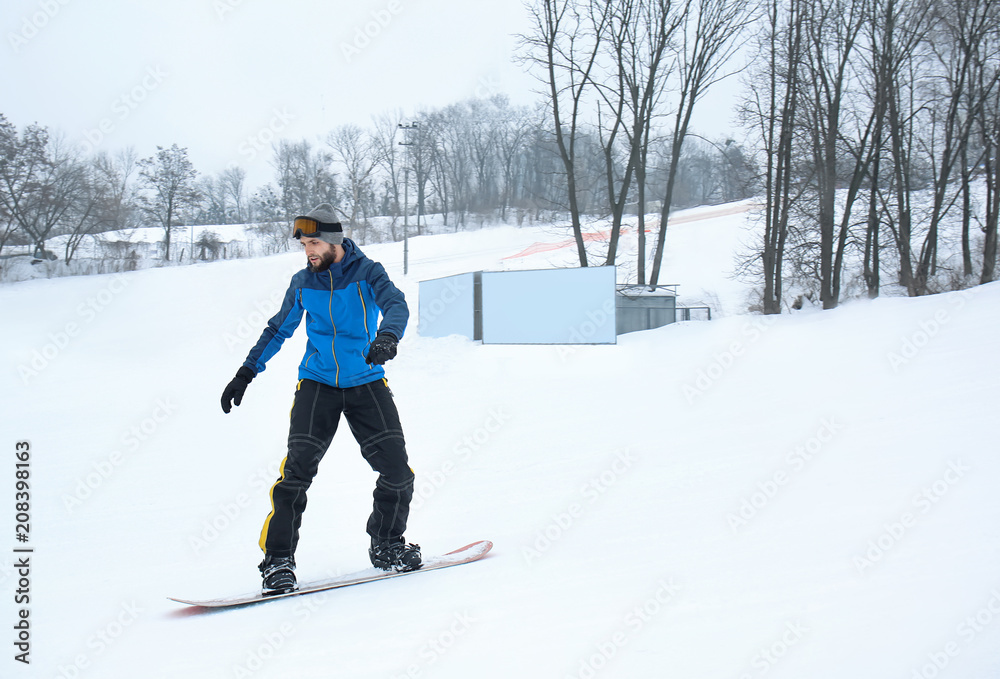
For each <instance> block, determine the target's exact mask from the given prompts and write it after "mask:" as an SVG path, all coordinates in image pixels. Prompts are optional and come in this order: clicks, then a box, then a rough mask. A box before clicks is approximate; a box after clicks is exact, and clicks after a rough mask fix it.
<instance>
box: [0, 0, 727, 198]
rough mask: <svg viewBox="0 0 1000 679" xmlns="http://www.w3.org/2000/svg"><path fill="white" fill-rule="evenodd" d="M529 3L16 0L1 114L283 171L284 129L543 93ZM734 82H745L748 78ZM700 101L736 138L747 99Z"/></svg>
mask: <svg viewBox="0 0 1000 679" xmlns="http://www.w3.org/2000/svg"><path fill="white" fill-rule="evenodd" d="M528 23H529V16H528V12H527V10H525V8H524V5H523V4H522V0H488V1H482V0H481V1H480V2H473V1H472V0H352V1H351V2H345V1H342V0H341V1H333V2H317V1H315V0H287V1H286V2H276V1H275V0H171V1H170V2H154V1H153V0H141V1H139V0H89V1H88V0H3V9H0V29H2V33H0V36H2V40H3V43H2V44H0V112H2V113H3V114H5V115H6V116H7V118H8V119H9V120H10V121H11V122H12V123H14V124H15V125H17V126H19V127H20V126H23V125H25V124H28V123H32V122H38V123H40V124H42V125H46V126H48V127H49V128H50V129H51V130H53V131H57V132H62V133H64V134H65V135H66V137H67V139H68V141H71V142H74V143H81V144H83V145H84V148H85V149H87V150H94V149H99V150H107V151H112V152H113V151H116V150H118V149H120V148H122V147H125V146H128V145H132V146H135V148H136V151H137V152H138V153H139V155H140V157H144V156H148V155H150V154H152V153H153V152H154V151H155V150H156V146H157V145H160V146H169V145H170V144H173V143H177V144H178V145H180V146H186V147H187V148H188V151H189V155H190V157H191V160H192V162H193V163H194V165H195V167H196V168H197V169H198V170H199V171H200V172H202V173H205V174H215V173H217V172H219V171H220V170H222V169H223V168H225V167H226V165H227V164H230V163H232V162H236V163H238V164H239V165H241V166H242V167H244V168H245V169H247V171H248V173H249V179H250V184H251V186H252V187H256V186H257V185H259V184H262V183H264V182H266V181H269V180H270V179H271V175H272V170H271V168H270V166H269V165H268V160H269V159H270V157H271V152H270V146H269V142H270V141H271V140H272V137H274V136H280V137H285V138H288V139H293V140H299V139H310V140H312V141H316V142H318V141H319V140H321V139H322V138H324V137H325V136H326V134H327V133H328V132H329V131H330V130H332V129H333V128H335V127H336V126H338V125H341V124H343V123H356V124H358V125H361V126H362V127H368V126H370V123H371V119H372V117H373V116H376V115H380V114H383V113H388V112H390V111H394V110H401V111H403V113H404V114H405V115H407V116H411V115H412V114H413V113H415V112H416V111H418V110H419V109H421V108H425V107H439V106H446V105H448V104H451V103H457V102H460V101H462V100H465V99H468V98H470V97H474V96H485V95H490V94H494V93H505V94H507V95H508V96H510V98H511V100H512V102H513V103H515V104H525V103H530V102H532V101H535V100H536V99H537V95H535V94H534V93H533V90H534V89H536V88H537V86H538V83H537V82H536V81H535V80H534V79H533V78H532V77H531V76H529V75H528V74H526V73H524V71H523V70H522V67H521V66H520V65H518V64H516V63H513V62H512V60H511V57H512V55H513V54H514V52H515V48H516V44H517V39H516V37H515V34H517V33H523V32H525V31H527V30H528ZM731 82H732V87H735V85H736V80H735V78H734V79H732V81H731ZM719 101H720V100H718V99H715V100H713V99H709V100H706V101H705V102H704V103H703V104H702V105H701V107H700V110H699V111H696V123H698V125H697V127H698V128H699V131H700V132H701V133H702V134H704V135H705V136H709V137H713V138H714V137H717V136H719V135H723V134H726V133H727V132H726V130H727V128H729V127H731V118H732V115H731V102H730V101H729V100H728V99H726V98H723V99H722V100H721V101H722V103H721V105H720V103H719Z"/></svg>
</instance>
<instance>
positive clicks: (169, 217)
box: [139, 144, 201, 261]
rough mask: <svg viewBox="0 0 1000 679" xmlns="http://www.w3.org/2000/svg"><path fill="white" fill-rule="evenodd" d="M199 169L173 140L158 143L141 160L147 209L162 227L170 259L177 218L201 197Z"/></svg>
mask: <svg viewBox="0 0 1000 679" xmlns="http://www.w3.org/2000/svg"><path fill="white" fill-rule="evenodd" d="M197 176H198V171H197V170H195V169H194V166H193V165H192V164H191V161H190V160H188V154H187V149H186V148H181V147H179V146H177V144H173V145H171V146H170V148H166V149H165V148H163V147H162V146H157V147H156V153H155V154H154V155H152V156H150V157H149V158H143V159H142V160H140V161H139V177H140V179H141V180H142V182H143V184H144V185H145V187H146V189H147V190H148V194H147V195H145V196H143V199H142V206H143V209H144V210H145V212H146V213H147V214H148V215H149V216H150V217H151V218H152V219H154V220H155V221H156V222H158V223H159V224H160V226H161V227H163V245H164V249H163V259H164V260H167V261H169V260H170V235H171V232H172V231H173V230H174V228H175V227H176V226H177V225H176V224H175V223H174V221H175V218H176V217H177V216H178V215H179V214H180V213H181V211H182V210H184V209H185V208H190V207H194V206H195V205H197V203H198V200H199V199H200V195H201V194H200V193H199V191H198V189H197V186H196V184H195V179H196V178H197Z"/></svg>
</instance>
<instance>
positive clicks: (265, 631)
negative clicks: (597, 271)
mask: <svg viewBox="0 0 1000 679" xmlns="http://www.w3.org/2000/svg"><path fill="white" fill-rule="evenodd" d="M703 217H704V218H703V219H700V220H692V221H685V222H678V223H676V224H675V225H674V226H673V227H672V229H671V231H669V232H668V246H670V247H671V250H670V251H669V252H671V258H668V261H667V262H666V265H665V269H664V275H663V276H662V277H661V278H662V279H663V280H664V282H669V283H678V284H680V286H681V288H680V292H681V295H682V301H685V299H684V297H685V295H688V296H689V297H690V298H691V299H690V300H687V301H691V300H694V299H697V298H703V299H706V300H717V301H718V305H719V306H718V307H717V308H716V311H717V312H722V313H719V314H716V313H713V318H717V320H713V321H711V322H691V323H682V324H675V325H672V326H668V327H665V328H660V329H657V330H651V331H646V332H640V333H632V334H628V335H623V336H621V337H619V338H618V344H617V345H611V346H574V347H565V346H562V347H560V346H556V347H553V346H502V345H489V346H483V345H481V344H478V343H475V342H472V341H469V340H466V339H463V338H459V337H449V338H443V339H430V338H423V337H420V336H419V334H418V333H417V327H416V326H417V319H416V313H415V310H416V301H417V289H418V281H420V280H423V279H429V278H437V277H442V276H447V275H451V274H455V273H461V272H464V271H474V270H480V269H487V270H490V269H493V270H498V269H507V268H512V267H514V268H540V267H543V266H547V265H553V264H566V263H571V261H572V257H573V256H574V253H573V251H572V248H569V249H568V250H566V251H565V252H562V251H547V252H542V253H539V254H536V255H531V256H528V257H523V258H515V259H505V258H507V257H509V256H510V255H513V254H516V253H519V252H522V251H524V250H525V249H526V248H528V247H529V246H531V245H532V244H533V243H536V242H540V241H551V242H560V241H563V240H565V233H555V232H554V231H553V230H551V229H548V230H546V229H540V228H515V227H498V228H489V229H484V230H482V231H477V232H465V233H457V234H453V235H436V236H427V237H421V238H414V239H412V240H411V241H410V253H409V256H410V272H409V274H408V275H407V276H405V277H404V276H403V274H402V245H401V244H392V245H378V246H369V247H366V248H365V251H366V253H367V254H369V255H370V256H371V257H372V258H374V259H377V260H379V261H381V262H383V263H384V264H385V266H386V268H387V270H388V271H389V273H390V276H391V277H393V279H394V280H395V281H396V282H397V284H398V285H400V287H401V288H402V289H403V291H404V292H405V293H406V295H407V297H408V299H409V300H410V303H411V311H412V314H413V315H412V316H411V326H410V328H409V329H408V332H407V335H406V337H405V338H404V339H403V341H402V343H401V345H400V350H399V356H398V357H397V358H396V359H395V360H394V361H392V362H391V363H390V364H389V365H388V366H387V373H388V376H389V381H390V384H391V386H392V389H393V391H394V393H395V395H396V399H397V403H398V405H399V409H400V414H401V417H402V420H403V425H404V428H405V430H406V435H407V447H408V450H409V452H410V456H411V463H412V465H413V467H414V469H415V471H416V472H417V477H418V486H417V498H416V499H415V501H414V505H413V511H412V513H411V521H410V527H409V530H408V532H407V538H408V539H410V540H413V541H417V542H420V543H421V545H422V546H423V550H424V552H425V554H437V553H443V552H447V551H451V550H452V549H455V548H457V547H460V546H462V545H465V544H467V543H469V542H472V541H474V540H478V539H490V540H492V541H493V542H494V544H495V547H494V550H493V553H492V554H490V555H489V556H488V557H487V558H486V559H484V560H483V561H480V562H478V563H475V564H471V565H467V566H461V567H457V568H453V569H447V570H444V571H437V572H429V573H426V574H419V575H416V576H413V577H408V578H402V579H398V580H390V581H385V582H381V583H375V584H370V585H361V586H358V587H353V588H347V589H343V590H338V591H336V592H332V593H327V594H316V595H310V596H303V597H294V598H290V599H287V600H283V601H275V602H270V603H268V604H265V605H261V606H254V607H249V608H242V609H237V610H229V611H225V612H222V613H209V614H205V613H198V612H197V611H194V610H192V609H188V608H185V607H183V606H180V605H178V604H175V603H173V602H171V601H168V600H167V598H166V597H168V596H181V597H190V598H214V597H219V596H225V595H229V594H238V593H242V592H245V591H251V590H253V589H254V588H256V587H257V586H258V584H259V577H258V573H257V570H256V564H257V563H258V562H259V560H260V553H259V550H258V548H257V544H256V543H257V538H258V533H259V530H260V524H261V522H262V520H263V518H264V516H265V515H266V513H267V511H268V508H269V507H268V500H267V488H268V487H269V486H270V484H271V483H272V482H273V479H274V478H275V476H276V473H277V463H278V461H279V460H280V458H281V457H282V456H283V454H284V447H285V436H286V434H287V425H286V421H285V418H286V416H287V412H288V408H289V407H290V405H291V399H292V390H293V387H294V380H295V369H296V366H297V364H298V361H299V359H300V357H301V352H302V348H303V346H304V330H303V329H302V328H300V329H299V332H298V333H297V334H296V336H295V337H293V338H292V339H291V340H290V341H289V342H288V343H286V346H285V348H284V349H283V350H282V351H281V352H280V353H279V354H278V355H277V356H276V357H275V358H274V359H273V360H272V362H271V363H270V364H269V365H268V369H267V370H266V371H265V372H264V373H262V374H261V375H260V376H258V377H257V378H256V379H255V380H254V382H253V383H252V384H251V385H250V387H249V389H248V390H247V394H246V398H245V400H244V402H243V404H242V405H241V406H240V407H238V408H236V409H234V411H233V413H231V414H230V415H223V414H222V412H221V410H220V408H219V396H220V394H221V392H222V389H223V387H224V386H225V384H226V383H227V382H228V380H229V379H230V378H231V377H232V375H233V373H234V372H235V370H236V368H237V367H238V366H239V365H240V363H241V362H242V360H243V358H244V356H245V355H246V352H247V351H248V350H249V349H250V347H251V346H252V345H253V342H254V341H255V340H256V337H257V335H258V333H259V331H260V329H261V328H262V327H263V323H264V322H265V321H266V319H267V317H268V316H269V315H270V314H271V313H273V311H274V310H275V309H276V308H277V306H278V303H279V301H280V295H281V293H282V292H283V291H284V289H285V286H286V285H287V282H288V278H289V277H290V275H291V274H292V273H293V272H294V271H296V270H298V269H299V268H300V267H301V266H302V261H301V260H302V255H301V254H300V253H293V254H287V255H278V256H273V257H266V258H261V259H253V260H237V261H225V262H217V263H212V264H199V265H194V266H188V267H175V268H165V269H149V270H143V271H138V272H134V273H129V274H119V275H106V276H88V277H74V278H63V279H56V280H35V281H28V282H24V283H19V284H14V285H7V286H3V287H0V309H2V311H3V318H4V328H5V332H4V333H3V335H2V337H0V351H2V355H3V356H4V357H5V359H6V360H5V364H6V365H7V369H6V370H5V371H4V373H3V377H2V380H3V382H2V383H0V411H2V412H3V413H4V416H3V427H2V439H0V444H2V445H3V446H5V447H6V448H7V453H6V455H5V459H6V460H7V461H6V462H5V463H4V464H3V467H5V469H6V471H2V473H0V475H2V476H4V477H6V479H7V480H6V481H3V482H0V507H7V510H6V516H7V518H6V521H7V526H8V530H9V531H11V532H13V531H14V530H15V527H14V522H15V498H14V484H15V444H16V443H17V442H18V441H21V440H27V441H29V442H30V444H31V462H30V464H31V467H30V473H31V499H30V502H31V507H30V511H31V528H30V542H29V543H28V546H30V547H32V548H34V552H33V553H32V554H31V572H30V596H31V602H30V618H29V620H30V625H31V631H30V635H31V636H30V640H31V656H30V659H31V665H30V667H22V666H21V665H20V663H17V662H16V661H15V660H14V659H13V656H14V655H15V653H16V652H17V650H16V649H15V648H14V647H13V645H12V644H13V642H14V641H15V640H16V631H15V630H13V629H12V628H13V626H14V625H15V624H17V620H18V618H17V616H18V610H20V608H21V606H20V605H18V604H15V603H14V597H15V595H16V589H17V588H18V586H19V585H18V581H19V579H20V575H19V574H18V573H17V570H16V569H15V568H14V567H13V566H14V564H15V559H16V558H17V557H19V556H20V555H15V554H14V552H13V549H15V548H18V547H21V546H23V545H21V544H19V543H17V542H16V541H15V539H14V536H13V535H11V533H8V538H7V542H6V547H5V548H4V549H2V550H0V555H2V556H0V601H2V602H3V603H2V604H0V624H2V626H3V627H4V628H5V629H7V632H6V641H5V643H6V644H7V649H8V650H7V653H8V655H7V657H6V658H3V659H2V660H0V667H2V668H3V669H2V670H0V674H2V676H30V677H51V678H58V677H65V678H70V677H84V678H88V679H89V678H98V677H112V678H117V677H132V676H143V677H178V676H185V677H191V678H197V677H212V678H216V677H260V678H271V677H296V678H299V677H352V678H353V677H384V678H392V679H398V678H401V677H406V678H417V677H468V676H488V677H509V676H518V675H520V676H525V677H561V678H565V677H580V678H590V677H602V678H603V677H648V676H676V677H698V678H700V679H712V678H719V679H733V678H744V677H748V678H757V677H763V676H767V677H777V678H781V677H789V678H801V677H809V678H810V679H817V678H819V679H822V678H825V677H830V678H838V679H839V678H841V677H871V678H873V679H875V678H878V679H882V678H885V677H900V678H906V679H910V678H911V677H926V678H931V677H939V676H940V677H963V678H973V679H975V678H984V679H985V678H987V677H996V676H998V673H1000V653H998V651H997V649H998V648H1000V620H998V617H1000V540H998V538H1000V496H998V493H997V492H996V489H997V481H998V480H1000V459H998V457H997V455H996V449H995V448H994V447H993V445H995V444H993V443H991V441H995V438H996V434H995V426H994V417H995V414H996V410H997V404H998V401H997V396H996V393H997V388H996V376H997V375H998V374H1000V358H998V354H997V352H996V350H995V349H996V341H995V338H996V337H997V334H998V330H1000V314H998V313H997V310H998V308H1000V285H997V284H992V285H987V286H982V287H978V288H974V289H972V290H968V291H964V292H958V293H948V294H943V295H938V296H934V297H926V298H920V299H906V298H883V299H878V300H875V301H860V302H851V303H846V304H844V305H842V306H841V307H840V308H839V309H836V310H833V311H827V312H819V311H806V312H802V313H799V314H794V315H784V316H781V317H766V318H765V317H761V316H754V315H748V314H746V313H745V309H746V299H747V295H746V293H747V290H746V287H745V284H741V283H739V282H738V281H736V280H734V279H732V278H731V277H730V275H729V274H730V270H731V268H732V262H733V252H734V250H735V248H736V247H737V246H738V243H739V242H740V241H741V240H743V239H745V238H746V234H747V229H748V227H747V226H746V223H745V221H744V220H745V214H743V213H741V212H740V211H739V210H734V212H733V213H732V214H717V213H711V212H709V213H708V214H707V215H704V216H703ZM630 238H631V237H626V238H623V247H624V248H629V247H633V246H634V245H633V242H632V241H631V240H630ZM692 303H693V302H692ZM720 316H721V317H720ZM373 482H374V476H373V472H372V471H371V470H370V469H369V468H368V467H367V465H366V464H365V463H364V461H363V459H362V458H361V456H360V455H359V454H358V451H357V445H356V443H355V442H354V440H353V439H352V438H351V437H350V435H349V432H348V431H347V430H346V428H344V429H343V430H342V431H341V432H340V434H338V436H337V438H336V440H335V441H334V444H333V446H332V447H331V449H330V451H329V452H328V454H327V459H326V460H325V461H324V463H323V465H322V466H321V469H320V474H319V476H318V477H317V479H316V481H315V483H314V485H313V487H312V490H311V492H310V503H309V509H308V511H307V513H306V515H305V519H304V525H303V528H302V541H301V544H300V548H299V552H298V554H297V560H298V563H299V571H298V574H299V578H300V580H301V581H305V580H309V579H318V578H322V577H325V576H327V575H334V574H338V573H346V572H350V571H353V570H359V569H362V568H365V567H367V566H368V563H367V554H366V547H367V536H366V535H365V533H364V522H365V519H366V517H367V514H368V511H369V510H370V498H371V490H372V487H373ZM2 639H3V638H2V637H0V640H2Z"/></svg>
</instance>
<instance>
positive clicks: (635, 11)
mask: <svg viewBox="0 0 1000 679" xmlns="http://www.w3.org/2000/svg"><path fill="white" fill-rule="evenodd" d="M595 4H596V5H597V6H598V7H600V6H601V5H604V6H607V5H608V3H601V2H599V0H591V7H592V9H591V16H593V17H596V18H597V21H598V22H603V24H604V30H605V33H606V37H605V39H604V41H603V44H604V45H605V46H606V51H607V52H609V54H608V59H609V60H610V65H609V67H608V70H609V71H610V73H609V75H608V77H607V78H605V79H603V80H601V81H600V82H598V84H597V91H598V92H599V93H600V97H601V98H600V101H599V102H598V120H599V123H598V131H599V134H600V135H601V146H602V149H603V152H604V161H605V180H606V186H607V196H608V204H609V206H610V208H611V236H610V240H609V244H608V255H607V260H606V262H605V264H606V265H608V266H610V265H613V264H614V263H615V259H616V256H617V250H618V239H619V237H620V235H621V226H622V216H623V214H624V211H625V206H626V204H627V203H628V201H629V197H630V191H631V187H632V181H633V176H634V177H635V180H636V182H637V184H638V194H639V196H638V203H639V210H638V212H639V214H640V226H639V228H640V236H639V238H640V247H639V274H638V275H639V280H640V282H645V225H644V221H643V220H642V213H643V212H645V210H644V206H645V182H646V167H645V162H646V159H647V158H648V149H649V137H650V129H651V127H652V120H653V117H654V115H655V112H656V106H657V103H658V102H659V95H660V93H661V91H662V89H663V80H664V78H663V70H662V66H663V56H664V53H665V52H666V49H667V46H668V45H669V44H670V42H671V40H672V39H673V37H674V33H675V32H676V31H677V30H678V29H679V28H680V27H681V25H682V23H683V20H684V18H685V11H686V9H687V5H686V4H681V7H680V10H679V11H678V10H676V9H675V3H673V2H672V1H671V0H654V1H653V2H637V1H635V0H628V1H626V2H620V3H616V4H613V5H612V7H613V9H612V11H611V13H610V15H609V16H607V17H605V16H604V15H603V14H601V13H600V12H599V11H598V10H595V9H594V6H595ZM602 113H603V114H604V115H603V118H604V124H603V125H602V124H601V122H600V121H601V118H602ZM619 134H621V135H622V141H619V137H618V135H619ZM605 135H606V136H605Z"/></svg>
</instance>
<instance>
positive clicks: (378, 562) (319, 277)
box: [222, 203, 420, 594]
mask: <svg viewBox="0 0 1000 679" xmlns="http://www.w3.org/2000/svg"><path fill="white" fill-rule="evenodd" d="M292 237H293V238H296V239H298V240H299V241H300V242H301V244H302V246H303V248H304V249H305V253H306V259H307V260H308V266H307V267H306V268H305V269H303V270H302V271H299V272H298V273H296V274H295V275H294V276H292V281H291V284H290V285H289V286H288V291H287V292H286V293H285V298H284V301H283V302H282V305H281V310H280V311H278V313H277V314H275V316H274V318H272V319H271V320H270V321H268V324H267V327H266V328H264V331H263V332H262V333H261V336H260V339H259V340H258V341H257V344H256V346H254V348H253V349H252V350H251V351H250V353H249V355H248V356H247V359H246V361H244V363H243V365H242V366H241V367H240V369H239V370H238V371H237V373H236V377H234V378H233V380H232V381H231V382H230V383H229V385H228V386H226V389H225V391H224V392H223V394H222V410H223V412H225V413H228V412H229V411H230V409H231V408H232V405H233V404H235V405H240V403H241V402H242V400H243V394H244V392H245V391H246V388H247V385H249V384H250V381H251V380H252V379H253V378H254V377H256V376H257V375H258V374H260V373H261V372H262V371H263V370H264V366H265V364H266V363H267V361H268V360H269V359H270V358H271V357H272V356H274V355H275V354H276V353H277V352H278V350H279V349H280V348H281V345H282V343H283V342H284V341H285V340H286V339H287V338H289V337H291V335H292V333H293V332H294V331H295V328H297V327H298V325H299V321H300V320H301V319H302V314H303V312H305V314H306V335H307V338H308V343H307V345H306V353H305V356H303V358H302V362H301V363H300V364H299V382H298V386H297V387H296V390H295V402H294V405H293V406H292V413H291V427H290V429H289V432H288V455H287V456H286V457H285V459H284V460H283V461H282V463H281V467H280V470H281V471H280V476H279V477H278V480H277V482H275V484H274V486H273V487H272V488H271V493H270V494H271V513H270V514H268V516H267V519H266V520H265V521H264V527H263V529H262V530H261V535H260V548H261V549H262V550H263V551H264V560H263V561H262V562H261V564H260V566H259V567H258V568H259V569H260V572H261V576H262V578H263V592H264V594H283V593H286V592H290V591H294V590H295V589H296V588H297V584H296V580H295V548H296V546H297V544H298V538H299V526H300V525H301V521H302V513H303V511H304V510H305V507H306V491H307V490H308V489H309V486H310V484H311V483H312V480H313V478H314V477H315V476H316V472H317V470H318V468H319V463H320V460H321V459H322V458H323V455H324V453H325V452H326V450H327V448H329V446H330V443H331V442H332V440H333V436H334V434H335V433H336V431H337V425H338V424H339V422H340V416H341V413H343V415H344V416H345V417H346V419H347V424H348V426H349V427H350V429H351V433H352V434H354V438H355V439H357V441H358V443H359V444H360V446H361V453H362V455H364V457H365V459H366V460H367V461H368V463H369V464H370V465H371V467H372V469H374V470H375V471H376V472H378V474H379V477H378V480H377V481H376V483H375V492H374V503H373V508H372V513H371V516H370V517H369V518H368V526H367V530H368V534H369V535H370V536H371V548H370V549H369V550H368V554H369V557H370V558H371V562H372V564H373V565H374V566H376V567H378V568H381V569H384V570H395V571H407V570H414V569H416V568H419V567H420V547H419V546H418V545H412V544H406V542H405V540H404V539H403V532H404V531H405V529H406V520H407V517H408V515H409V507H410V500H411V498H412V497H413V470H411V469H410V467H409V464H408V462H407V456H406V447H405V442H404V439H403V430H402V427H401V426H400V423H399V415H398V413H397V411H396V405H395V403H394V402H393V398H392V392H391V391H389V386H388V383H387V381H386V379H385V371H384V370H383V368H382V365H383V364H385V362H386V361H388V360H390V359H392V358H395V356H396V345H397V343H398V342H399V340H400V339H401V338H402V337H403V330H404V329H405V328H406V321H407V319H408V318H409V310H408V308H407V306H406V300H405V299H404V297H403V293H402V292H400V291H399V290H398V289H397V288H396V286H394V285H393V284H392V281H390V280H389V276H388V275H387V274H386V272H385V269H384V268H383V267H382V265H381V264H379V263H377V262H373V261H372V260H370V259H368V258H367V257H366V256H365V255H364V254H362V252H361V251H360V250H359V249H358V247H357V245H355V244H354V243H353V242H352V241H351V240H349V239H345V238H344V234H343V230H342V228H341V225H340V223H339V222H337V221H336V216H335V215H334V212H333V207H332V206H330V205H329V204H328V203H323V204H322V205H319V206H318V207H316V208H315V209H313V210H312V211H311V212H309V213H308V214H306V215H305V216H302V217H296V218H295V222H294V226H293V230H292ZM380 311H381V314H382V320H381V323H380V322H379V312H380Z"/></svg>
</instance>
